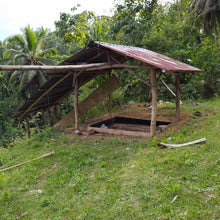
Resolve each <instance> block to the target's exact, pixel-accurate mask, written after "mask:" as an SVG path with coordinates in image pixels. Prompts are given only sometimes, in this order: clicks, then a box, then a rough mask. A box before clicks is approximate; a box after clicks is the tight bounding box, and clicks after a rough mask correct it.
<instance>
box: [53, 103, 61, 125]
mask: <svg viewBox="0 0 220 220" xmlns="http://www.w3.org/2000/svg"><path fill="white" fill-rule="evenodd" d="M53 110H54V115H55V118H56V121H57V122H58V121H59V118H60V117H59V112H58V106H57V105H54V107H53Z"/></svg>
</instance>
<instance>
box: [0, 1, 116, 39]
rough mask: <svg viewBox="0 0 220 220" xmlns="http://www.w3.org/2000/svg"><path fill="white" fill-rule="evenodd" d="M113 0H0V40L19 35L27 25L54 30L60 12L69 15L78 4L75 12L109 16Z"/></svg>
mask: <svg viewBox="0 0 220 220" xmlns="http://www.w3.org/2000/svg"><path fill="white" fill-rule="evenodd" d="M113 2H114V0H93V1H91V0H38V1H31V0H1V5H0V40H1V41H3V40H4V39H5V38H6V37H9V36H11V35H16V34H19V33H21V32H20V30H21V29H22V28H24V27H26V26H27V25H30V26H31V27H32V28H34V29H36V28H38V27H42V26H43V27H44V28H49V29H50V30H51V31H53V30H54V29H55V26H54V21H58V20H59V16H60V13H61V12H66V13H70V12H71V10H70V9H71V8H72V7H74V6H77V4H80V5H81V7H80V8H79V10H78V11H77V12H81V11H83V10H88V11H94V12H95V13H96V14H97V15H102V14H105V15H110V14H111V13H110V10H111V9H113Z"/></svg>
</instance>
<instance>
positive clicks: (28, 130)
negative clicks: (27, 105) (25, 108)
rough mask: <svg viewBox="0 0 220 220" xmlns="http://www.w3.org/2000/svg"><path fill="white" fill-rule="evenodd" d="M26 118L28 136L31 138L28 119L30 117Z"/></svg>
mask: <svg viewBox="0 0 220 220" xmlns="http://www.w3.org/2000/svg"><path fill="white" fill-rule="evenodd" d="M25 119H26V124H27V133H28V138H30V137H31V132H30V124H29V120H28V117H26V118H25Z"/></svg>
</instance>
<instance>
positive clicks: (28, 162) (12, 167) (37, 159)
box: [0, 151, 55, 172]
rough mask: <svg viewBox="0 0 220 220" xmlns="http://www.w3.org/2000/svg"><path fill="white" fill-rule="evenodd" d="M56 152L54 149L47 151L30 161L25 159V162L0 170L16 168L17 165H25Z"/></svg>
mask: <svg viewBox="0 0 220 220" xmlns="http://www.w3.org/2000/svg"><path fill="white" fill-rule="evenodd" d="M54 153H55V152H54V151H51V152H49V153H46V154H44V155H42V156H40V157H37V158H35V159H32V160H28V161H25V162H23V163H19V164H16V165H13V166H10V167H7V168H5V169H2V170H0V172H3V171H6V170H10V169H12V168H15V167H19V166H21V165H24V164H26V163H30V162H32V161H35V160H39V159H40V158H43V157H48V156H50V155H52V154H54Z"/></svg>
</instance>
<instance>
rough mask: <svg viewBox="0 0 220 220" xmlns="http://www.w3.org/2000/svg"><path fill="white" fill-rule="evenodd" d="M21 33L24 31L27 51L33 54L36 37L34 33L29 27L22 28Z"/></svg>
mask: <svg viewBox="0 0 220 220" xmlns="http://www.w3.org/2000/svg"><path fill="white" fill-rule="evenodd" d="M23 31H24V37H25V40H26V42H27V45H28V49H29V51H30V52H33V51H34V48H35V44H36V35H35V33H34V31H33V30H32V29H31V28H30V26H27V27H26V28H24V30H23Z"/></svg>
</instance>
